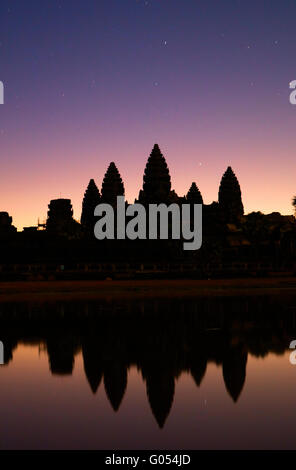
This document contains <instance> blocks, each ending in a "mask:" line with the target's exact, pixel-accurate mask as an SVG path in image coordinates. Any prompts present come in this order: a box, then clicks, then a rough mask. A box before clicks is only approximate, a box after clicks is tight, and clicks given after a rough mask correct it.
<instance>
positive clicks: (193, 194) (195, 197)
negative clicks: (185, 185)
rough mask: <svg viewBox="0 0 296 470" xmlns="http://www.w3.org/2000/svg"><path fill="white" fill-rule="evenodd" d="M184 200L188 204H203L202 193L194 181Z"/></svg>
mask: <svg viewBox="0 0 296 470" xmlns="http://www.w3.org/2000/svg"><path fill="white" fill-rule="evenodd" d="M186 202H187V203H189V204H203V199H202V195H201V193H200V191H199V189H198V187H197V186H196V183H194V182H193V183H192V185H191V186H190V189H189V191H188V193H187V195H186Z"/></svg>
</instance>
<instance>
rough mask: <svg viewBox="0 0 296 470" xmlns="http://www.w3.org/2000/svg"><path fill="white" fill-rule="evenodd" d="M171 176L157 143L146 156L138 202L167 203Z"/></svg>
mask: <svg viewBox="0 0 296 470" xmlns="http://www.w3.org/2000/svg"><path fill="white" fill-rule="evenodd" d="M170 190H171V177H170V174H169V169H168V166H167V163H166V161H165V158H164V156H163V155H162V153H161V151H160V148H159V147H158V145H157V144H155V145H154V147H153V150H152V152H151V154H150V157H149V158H148V161H147V165H146V168H145V172H144V178H143V190H141V191H140V194H139V202H140V203H142V204H143V203H144V204H145V203H146V204H150V203H156V204H157V203H161V202H164V203H168V202H169V200H170Z"/></svg>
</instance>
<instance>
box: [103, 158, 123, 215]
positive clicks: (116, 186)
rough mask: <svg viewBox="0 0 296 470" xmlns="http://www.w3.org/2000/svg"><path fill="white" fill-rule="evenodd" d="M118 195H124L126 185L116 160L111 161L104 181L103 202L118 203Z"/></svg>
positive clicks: (113, 204)
mask: <svg viewBox="0 0 296 470" xmlns="http://www.w3.org/2000/svg"><path fill="white" fill-rule="evenodd" d="M117 196H124V185H123V182H122V179H121V176H120V174H119V171H118V169H117V167H116V165H115V163H114V162H111V163H110V165H109V167H108V169H107V171H106V173H105V176H104V179H103V183H102V198H101V200H102V202H105V203H107V204H111V205H112V206H115V205H116V202H117V199H116V198H117Z"/></svg>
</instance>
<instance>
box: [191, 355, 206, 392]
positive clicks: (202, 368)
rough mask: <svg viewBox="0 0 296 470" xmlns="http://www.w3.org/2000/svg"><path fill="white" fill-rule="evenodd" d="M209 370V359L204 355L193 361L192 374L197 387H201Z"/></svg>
mask: <svg viewBox="0 0 296 470" xmlns="http://www.w3.org/2000/svg"><path fill="white" fill-rule="evenodd" d="M206 370H207V358H206V357H205V356H204V355H201V356H200V357H197V358H196V359H195V358H194V359H193V360H192V361H191V367H190V373H191V375H192V378H193V380H194V382H195V383H196V385H197V386H198V387H199V386H200V384H201V382H202V379H203V378H204V375H205V373H206Z"/></svg>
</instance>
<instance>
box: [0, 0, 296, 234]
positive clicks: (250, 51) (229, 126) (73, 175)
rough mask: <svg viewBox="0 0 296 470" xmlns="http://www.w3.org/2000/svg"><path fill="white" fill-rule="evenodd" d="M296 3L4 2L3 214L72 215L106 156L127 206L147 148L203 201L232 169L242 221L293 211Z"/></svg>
mask: <svg viewBox="0 0 296 470" xmlns="http://www.w3.org/2000/svg"><path fill="white" fill-rule="evenodd" d="M295 18H296V0H284V1H283V2H280V1H278V0H251V1H247V0H241V1H239V0H227V1H221V0H42V2H40V0H38V1H37V0H26V1H25V2H24V1H23V0H1V3H0V80H1V81H2V82H3V84H4V100H5V102H4V104H3V105H0V211H6V212H9V214H10V215H11V216H12V217H13V224H14V225H15V226H17V227H18V229H19V230H21V229H22V227H23V226H30V225H36V223H37V220H38V218H39V219H40V221H43V220H45V218H46V214H47V210H48V209H47V206H48V204H49V201H50V200H51V199H55V198H59V197H64V198H69V199H71V201H72V204H73V209H74V217H75V219H77V220H79V219H80V215H81V204H82V198H83V194H84V191H85V189H86V187H87V184H88V182H89V180H90V178H94V180H95V181H96V183H97V185H98V187H99V189H100V188H101V183H102V179H103V177H104V173H105V171H106V169H107V167H108V165H109V163H110V162H111V161H114V162H115V163H116V165H117V167H118V169H119V171H120V174H121V176H122V178H123V181H124V185H125V190H126V197H127V200H128V201H129V202H130V203H133V202H134V199H135V198H136V197H137V196H138V193H139V190H140V189H141V187H142V181H143V172H144V168H145V165H146V161H147V158H148V156H149V154H150V152H151V150H152V147H153V145H154V143H156V142H157V143H158V144H159V146H160V148H161V150H162V153H163V154H164V156H165V157H166V160H167V164H168V166H169V170H170V175H171V179H172V189H174V190H175V191H176V192H177V193H178V194H179V195H180V196H183V195H184V194H186V193H187V191H188V189H189V187H190V185H191V183H192V181H195V182H196V184H197V185H198V187H199V189H200V191H201V193H202V196H203V199H204V202H205V203H206V204H209V203H211V202H212V201H216V200H217V199H218V189H219V182H220V179H221V177H222V175H223V173H224V171H225V170H226V168H227V166H228V165H230V166H232V168H233V170H234V172H235V173H236V175H237V177H238V180H239V182H240V185H241V190H242V197H243V203H244V207H245V213H249V212H251V211H259V210H260V211H262V212H264V213H270V212H274V211H278V212H281V213H283V214H292V213H293V208H292V205H291V199H292V197H293V196H294V195H295V194H296V137H295V135H296V133H295V130H296V106H293V105H292V104H291V103H290V101H289V95H290V92H291V91H290V90H289V83H290V82H291V81H292V80H295V79H296V27H295Z"/></svg>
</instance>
